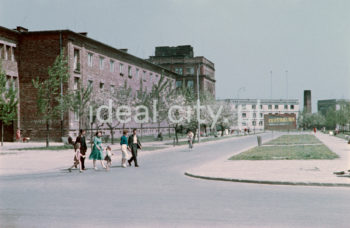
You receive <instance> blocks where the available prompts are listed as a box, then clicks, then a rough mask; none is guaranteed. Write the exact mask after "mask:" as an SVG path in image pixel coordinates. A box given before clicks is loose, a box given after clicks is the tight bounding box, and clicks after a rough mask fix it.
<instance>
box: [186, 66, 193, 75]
mask: <svg viewBox="0 0 350 228" xmlns="http://www.w3.org/2000/svg"><path fill="white" fill-rule="evenodd" d="M186 73H187V74H194V67H187V68H186Z"/></svg>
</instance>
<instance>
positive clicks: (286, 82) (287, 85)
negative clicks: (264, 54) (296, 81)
mask: <svg viewBox="0 0 350 228" xmlns="http://www.w3.org/2000/svg"><path fill="white" fill-rule="evenodd" d="M286 93H287V96H286V99H288V70H286Z"/></svg>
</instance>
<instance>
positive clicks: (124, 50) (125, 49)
mask: <svg viewBox="0 0 350 228" xmlns="http://www.w3.org/2000/svg"><path fill="white" fill-rule="evenodd" d="M119 50H121V51H122V52H125V53H127V52H128V49H127V48H121V49H119Z"/></svg>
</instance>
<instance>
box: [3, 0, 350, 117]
mask: <svg viewBox="0 0 350 228" xmlns="http://www.w3.org/2000/svg"><path fill="white" fill-rule="evenodd" d="M349 12H350V1H347V0H336V1H333V0H329V1H325V0H283V1H282V0H280V1H278V0H254V1H253V0H240V1H232V0H139V1H136V0H128V1H112V0H98V1H94V0H75V1H73V0H61V1H58V0H57V1H45V0H31V1H28V0H8V1H7V0H0V25H1V26H4V27H9V28H15V27H16V26H17V25H21V26H23V27H27V28H28V29H29V30H55V29H71V30H73V31H76V32H84V31H86V32H88V36H90V37H92V38H94V39H97V40H99V41H102V42H104V43H107V44H109V45H111V46H114V47H116V48H128V49H129V52H130V53H132V54H134V55H136V56H139V57H142V58H147V57H148V56H150V55H153V54H154V47H155V46H163V45H170V46H176V45H184V44H190V45H192V46H193V47H194V51H195V55H202V56H205V57H207V58H208V59H209V60H211V61H213V62H214V63H215V67H216V79H217V83H216V94H217V98H235V97H236V96H237V91H238V89H239V88H241V87H245V88H246V89H245V91H241V92H240V95H239V97H240V98H270V73H269V72H270V70H272V72H273V73H272V75H273V93H272V94H273V98H286V77H285V71H286V70H288V78H289V83H288V87H289V95H288V96H289V98H298V99H300V102H301V104H302V93H303V90H304V89H311V90H312V98H313V111H316V106H315V104H316V101H317V99H329V98H348V99H349V98H350V13H349Z"/></svg>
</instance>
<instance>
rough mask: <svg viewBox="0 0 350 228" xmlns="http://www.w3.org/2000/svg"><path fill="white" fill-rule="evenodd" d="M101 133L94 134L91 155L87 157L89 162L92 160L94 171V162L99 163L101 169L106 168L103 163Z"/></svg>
mask: <svg viewBox="0 0 350 228" xmlns="http://www.w3.org/2000/svg"><path fill="white" fill-rule="evenodd" d="M101 136H102V134H101V132H100V131H98V132H96V135H95V137H94V145H93V147H92V151H91V154H90V156H89V159H90V160H93V165H94V169H95V170H97V167H96V160H99V161H101V165H102V167H103V168H105V169H106V168H107V167H106V166H105V164H104V163H103V149H102V141H101Z"/></svg>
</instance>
